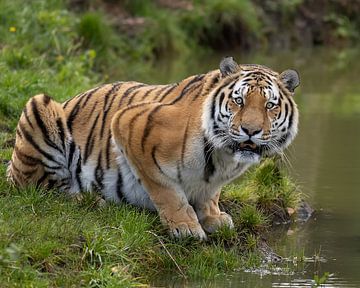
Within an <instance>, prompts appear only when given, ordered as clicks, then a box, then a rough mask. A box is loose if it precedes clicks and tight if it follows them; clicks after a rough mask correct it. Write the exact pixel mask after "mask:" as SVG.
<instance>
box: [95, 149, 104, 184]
mask: <svg viewBox="0 0 360 288" xmlns="http://www.w3.org/2000/svg"><path fill="white" fill-rule="evenodd" d="M101 162H102V156H101V152H100V153H99V156H98V160H97V165H96V168H95V180H96V183H97V186H98V187H99V189H100V190H102V189H104V184H103V180H104V170H103V168H102V166H101Z"/></svg>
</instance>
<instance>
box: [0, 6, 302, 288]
mask: <svg viewBox="0 0 360 288" xmlns="http://www.w3.org/2000/svg"><path fill="white" fill-rule="evenodd" d="M5 2H7V3H5ZM143 13H147V12H145V11H144V12H143ZM159 13H160V12H159ZM100 15H101V14H100ZM159 17H161V16H159ZM0 19H1V21H2V25H0V39H1V42H0V49H1V53H0V147H1V148H0V161H1V168H0V177H1V179H0V283H1V286H2V287H7V286H8V287H13V286H35V287H49V286H70V285H74V286H81V285H82V286H92V287H102V286H107V287H111V286H114V287H121V286H123V287H128V286H130V285H140V284H141V283H148V282H149V281H151V279H150V278H151V276H152V277H156V276H159V275H166V274H171V275H174V274H175V275H177V276H178V277H182V278H188V279H194V278H211V277H215V276H216V275H219V274H222V273H226V272H229V271H233V270H235V269H242V268H244V267H249V266H254V265H258V264H259V263H260V261H261V255H260V254H259V253H258V250H257V246H258V243H259V242H258V238H259V237H260V235H261V233H262V232H263V231H265V230H266V229H267V228H268V227H269V226H270V225H271V223H272V222H273V221H274V220H275V219H278V218H281V219H282V218H283V219H285V220H287V219H289V215H288V212H287V208H288V207H292V208H295V207H296V205H297V203H298V201H299V194H298V192H297V191H296V187H295V185H294V184H292V182H291V181H290V180H289V178H288V176H287V175H286V173H284V171H283V169H282V168H279V165H278V163H277V162H276V161H273V160H267V161H265V162H264V163H263V164H262V166H261V167H260V168H257V169H254V170H252V171H250V172H249V173H247V175H245V176H244V177H243V180H242V181H241V182H240V183H239V184H232V185H230V186H228V187H226V188H225V189H224V197H223V199H222V205H223V207H224V209H225V210H226V211H228V212H229V213H230V214H232V216H233V217H234V222H235V226H236V227H237V228H236V230H228V229H224V230H222V231H219V232H218V233H216V234H215V235H212V236H211V239H210V241H209V242H208V243H199V242H196V241H194V240H192V239H189V240H185V241H181V242H178V241H173V240H171V239H169V237H168V236H167V234H166V232H165V231H164V230H163V228H162V226H161V225H160V222H159V219H158V217H157V215H156V214H152V213H149V212H147V211H142V210H139V209H136V208H134V207H130V206H127V205H112V204H109V205H107V206H105V207H98V206H97V203H96V198H95V197H94V196H91V195H88V196H87V197H86V199H85V200H84V201H81V202H74V201H72V200H70V199H68V198H66V197H65V196H64V195H59V194H58V193H57V192H56V191H42V190H40V189H34V188H31V187H30V188H28V189H16V188H14V187H10V186H9V185H8V184H7V182H6V181H5V169H6V167H5V163H6V162H7V161H8V160H9V159H10V156H11V151H12V146H13V140H14V135H15V133H14V131H15V127H16V122H17V120H18V117H19V116H20V113H21V110H22V108H23V106H24V104H25V102H26V101H27V100H28V98H29V97H30V96H32V95H34V94H38V93H41V92H45V93H47V94H49V95H52V96H53V97H54V98H55V99H56V100H58V101H63V100H65V99H67V98H69V97H70V96H73V95H75V94H77V93H78V92H81V91H83V90H85V89H88V88H90V87H94V86H95V85H97V84H98V83H101V82H104V81H106V80H107V78H108V77H109V76H108V75H109V74H110V75H111V71H112V70H122V71H123V74H124V78H125V79H127V78H131V77H132V78H133V79H134V78H135V76H140V75H141V74H142V73H147V72H148V71H152V72H154V71H156V70H155V68H151V66H150V65H148V63H149V62H146V61H147V60H146V59H149V58H151V57H150V55H153V51H154V48H153V47H154V46H151V47H150V48H149V47H148V46H150V45H148V44H146V43H147V42H146V41H149V43H150V42H151V43H153V42H152V41H153V40H151V39H150V40H148V39H145V40H144V39H142V40H141V39H138V38H133V39H129V38H126V37H128V36H121V35H120V36H119V35H118V34H117V33H115V32H114V31H113V30H109V29H108V26H107V25H108V24H106V22H105V21H104V17H103V16H99V14H94V13H85V14H80V15H78V14H75V12H71V11H70V10H69V9H68V8H67V6H66V5H65V4H64V3H63V2H62V1H45V0H41V1H32V4H31V6H27V5H23V4H22V1H19V0H14V1H11V2H9V1H2V2H0ZM159 19H161V18H159ZM162 29H164V27H162ZM168 29H171V28H169V27H168ZM134 47H136V49H135V48H134ZM158 51H161V50H158ZM140 60H143V61H140ZM150 62H151V61H150ZM139 67H141V69H140V68H139ZM151 69H153V70H151ZM107 73H109V74H107ZM120 74H121V73H120ZM150 275H151V276H150Z"/></svg>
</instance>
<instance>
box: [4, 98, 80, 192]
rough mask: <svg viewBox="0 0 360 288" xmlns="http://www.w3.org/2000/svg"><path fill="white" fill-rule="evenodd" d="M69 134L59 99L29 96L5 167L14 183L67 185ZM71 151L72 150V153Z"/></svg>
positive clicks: (51, 185)
mask: <svg viewBox="0 0 360 288" xmlns="http://www.w3.org/2000/svg"><path fill="white" fill-rule="evenodd" d="M70 143H71V136H70V133H69V131H68V129H67V126H66V121H65V114H64V111H63V109H62V107H61V105H60V104H59V103H57V102H56V101H54V100H52V99H51V98H50V97H49V96H46V95H43V94H41V95H37V96H34V97H32V98H31V99H30V100H29V101H28V102H27V104H26V106H25V108H24V110H23V112H22V114H21V117H20V120H19V123H18V125H17V128H16V140H15V148H14V151H13V154H12V158H11V161H10V163H9V166H8V169H7V177H8V180H9V181H11V182H13V183H14V184H15V185H17V186H20V187H24V186H26V185H30V184H32V185H38V186H44V187H48V188H52V187H58V188H64V189H66V188H67V189H69V188H70V185H71V183H70V181H71V175H70V171H69V169H68V167H69V163H68V162H69V159H67V158H69V157H67V155H69V153H68V151H69V150H70V149H72V150H75V147H73V148H71V147H70V146H71V145H70ZM72 154H74V151H73V153H72Z"/></svg>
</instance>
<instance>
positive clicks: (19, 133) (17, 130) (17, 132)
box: [16, 127, 23, 139]
mask: <svg viewBox="0 0 360 288" xmlns="http://www.w3.org/2000/svg"><path fill="white" fill-rule="evenodd" d="M16 136H18V137H19V138H20V139H22V138H23V136H22V135H21V132H20V130H19V128H18V127H16Z"/></svg>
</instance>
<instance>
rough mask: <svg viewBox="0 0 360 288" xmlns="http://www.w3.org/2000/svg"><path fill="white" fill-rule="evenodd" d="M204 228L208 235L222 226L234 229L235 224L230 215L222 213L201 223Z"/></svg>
mask: <svg viewBox="0 0 360 288" xmlns="http://www.w3.org/2000/svg"><path fill="white" fill-rule="evenodd" d="M201 225H202V228H204V230H205V231H206V232H208V233H213V232H215V231H216V230H218V229H219V228H220V227H222V226H228V227H229V228H234V223H233V221H232V218H231V216H230V215H229V214H227V213H225V212H220V215H216V216H207V217H206V218H204V220H202V221H201Z"/></svg>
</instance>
